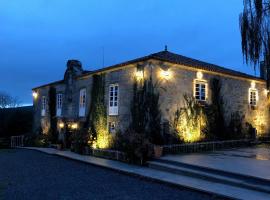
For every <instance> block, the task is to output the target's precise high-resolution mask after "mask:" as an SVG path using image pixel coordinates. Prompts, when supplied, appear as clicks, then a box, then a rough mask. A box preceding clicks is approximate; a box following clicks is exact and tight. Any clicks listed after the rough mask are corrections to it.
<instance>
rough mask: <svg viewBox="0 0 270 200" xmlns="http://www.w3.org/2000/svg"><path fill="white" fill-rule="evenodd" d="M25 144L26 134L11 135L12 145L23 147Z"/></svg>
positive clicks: (12, 146)
mask: <svg viewBox="0 0 270 200" xmlns="http://www.w3.org/2000/svg"><path fill="white" fill-rule="evenodd" d="M23 146H24V136H23V135H19V136H11V137H10V147H11V148H16V147H23Z"/></svg>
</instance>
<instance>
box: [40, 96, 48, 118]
mask: <svg viewBox="0 0 270 200" xmlns="http://www.w3.org/2000/svg"><path fill="white" fill-rule="evenodd" d="M41 101H42V102H41V104H42V105H41V116H45V114H46V107H47V99H46V97H45V96H42V99H41Z"/></svg>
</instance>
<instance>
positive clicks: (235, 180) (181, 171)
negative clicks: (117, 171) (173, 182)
mask: <svg viewBox="0 0 270 200" xmlns="http://www.w3.org/2000/svg"><path fill="white" fill-rule="evenodd" d="M148 165H149V167H150V168H152V169H156V170H161V171H165V172H169V173H172V174H177V175H184V176H189V177H193V178H198V179H202V180H207V181H211V182H216V183H221V184H226V185H230V186H235V187H241V188H245V189H249V190H255V191H259V192H264V193H270V185H269V184H262V183H258V182H252V181H251V180H249V179H246V178H245V179H239V177H231V176H229V177H228V176H226V175H222V174H216V173H211V172H205V171H202V170H198V169H190V168H188V167H183V166H177V165H173V164H167V163H164V162H159V161H150V162H148Z"/></svg>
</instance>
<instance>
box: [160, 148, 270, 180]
mask: <svg viewBox="0 0 270 200" xmlns="http://www.w3.org/2000/svg"><path fill="white" fill-rule="evenodd" d="M161 159H165V160H173V161H177V162H181V163H187V164H192V165H198V166H203V167H207V168H214V169H219V170H223V171H229V172H233V173H237V174H244V175H248V176H254V177H258V178H261V179H266V180H270V170H269V169H270V146H259V147H250V148H241V149H235V150H223V151H215V152H213V153H197V154H185V155H167V156H163V157H162V158H161Z"/></svg>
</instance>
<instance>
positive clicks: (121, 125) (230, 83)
mask: <svg viewBox="0 0 270 200" xmlns="http://www.w3.org/2000/svg"><path fill="white" fill-rule="evenodd" d="M138 65H140V66H143V67H144V77H145V78H149V76H150V74H152V77H153V80H154V82H155V83H157V88H158V90H159V93H160V108H161V111H162V121H163V122H170V123H171V122H173V120H174V116H175V112H176V110H177V108H180V107H183V106H184V102H183V95H184V94H188V95H193V87H194V85H193V81H194V79H196V74H197V72H198V71H199V70H198V69H195V68H191V67H184V66H181V65H176V64H171V63H164V62H160V61H157V60H148V61H147V62H141V63H135V64H131V65H127V66H124V67H121V68H115V69H111V70H107V71H103V72H102V73H104V74H105V101H106V105H107V111H108V110H109V108H108V107H109V85H110V84H115V83H117V84H119V105H118V106H119V114H118V115H117V116H108V123H109V122H115V124H116V128H117V129H120V130H122V131H125V130H126V129H127V128H128V126H129V124H130V122H131V114H130V104H131V102H132V98H133V83H134V80H135V78H136V77H135V74H136V71H137V66H138ZM164 68H166V69H168V71H169V72H170V75H169V78H167V79H165V78H163V77H162V76H161V72H162V69H164ZM99 73H101V72H99ZM202 73H203V79H204V80H205V81H207V83H208V98H207V102H208V103H211V90H210V82H211V79H213V78H218V79H220V80H221V83H222V94H223V97H224V101H225V111H226V112H225V116H226V122H227V123H228V122H229V120H230V117H231V113H233V112H236V111H239V112H241V113H243V114H244V115H245V120H246V121H247V122H249V123H251V124H252V125H253V126H254V127H256V128H257V130H258V132H259V134H263V133H268V131H269V126H268V123H269V122H268V120H269V111H268V105H267V95H266V94H265V87H266V86H265V82H264V81H255V83H256V88H257V89H258V93H259V101H258V106H257V108H256V109H255V110H253V109H252V108H251V107H250V106H249V102H248V91H249V88H250V87H251V82H252V81H253V80H250V79H245V78H240V77H233V76H229V75H223V74H217V73H214V72H209V71H202ZM92 81H93V80H92V75H87V76H85V77H80V78H74V82H73V84H72V87H71V88H72V94H71V96H72V102H68V101H67V94H69V93H67V88H68V82H65V83H62V84H56V85H54V86H55V88H56V91H57V93H59V92H61V93H63V94H64V97H63V98H64V99H63V110H62V113H63V117H65V118H70V119H73V120H76V121H81V122H83V121H85V120H86V118H85V117H83V118H79V117H78V113H79V92H80V89H82V88H86V91H87V92H86V93H87V95H86V102H87V104H86V116H87V114H88V112H89V108H90V103H91V89H92ZM48 90H49V87H48V86H47V87H43V88H39V89H38V90H37V92H38V98H37V99H36V100H35V101H34V111H35V114H34V120H35V122H34V125H35V126H34V129H37V128H38V127H39V126H40V124H42V127H43V130H45V129H47V128H48V127H49V123H48V115H47V116H46V117H41V97H42V96H43V95H44V96H47V95H48ZM47 111H48V109H47ZM47 114H48V113H47ZM45 131H46V130H45Z"/></svg>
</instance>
